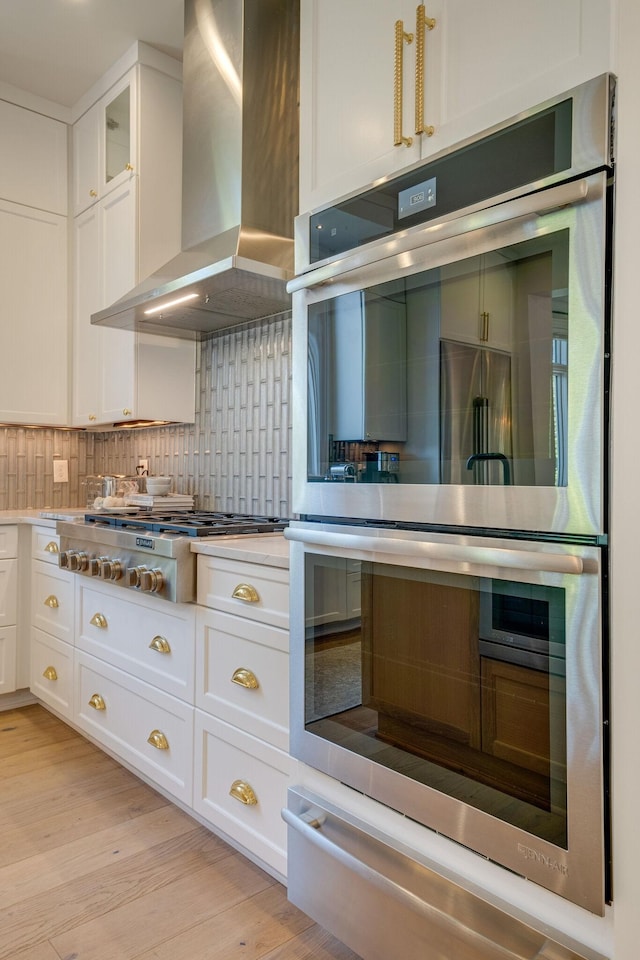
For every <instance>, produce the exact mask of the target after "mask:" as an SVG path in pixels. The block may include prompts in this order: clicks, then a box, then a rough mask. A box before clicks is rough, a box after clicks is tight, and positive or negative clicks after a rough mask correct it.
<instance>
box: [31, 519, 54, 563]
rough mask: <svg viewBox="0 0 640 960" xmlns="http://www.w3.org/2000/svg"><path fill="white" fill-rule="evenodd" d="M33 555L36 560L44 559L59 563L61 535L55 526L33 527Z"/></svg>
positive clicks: (47, 561)
mask: <svg viewBox="0 0 640 960" xmlns="http://www.w3.org/2000/svg"><path fill="white" fill-rule="evenodd" d="M31 556H32V557H33V559H34V560H43V561H44V562H45V563H53V564H55V565H56V566H57V565H58V557H59V556H60V537H59V536H58V534H57V533H56V531H55V529H54V528H53V527H33V532H32V535H31Z"/></svg>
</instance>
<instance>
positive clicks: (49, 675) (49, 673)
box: [42, 667, 58, 680]
mask: <svg viewBox="0 0 640 960" xmlns="http://www.w3.org/2000/svg"><path fill="white" fill-rule="evenodd" d="M42 676H43V677H44V678H45V680H57V679H58V674H57V672H56V668H55V667H47V668H46V670H43V671H42Z"/></svg>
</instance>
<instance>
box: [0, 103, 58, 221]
mask: <svg viewBox="0 0 640 960" xmlns="http://www.w3.org/2000/svg"><path fill="white" fill-rule="evenodd" d="M0 130H2V149H1V150H0V198H1V199H3V200H10V201H12V202H13V203H23V204H24V205H25V206H28V207H35V208H36V209H38V210H46V211H47V212H49V213H57V214H60V215H61V216H65V217H66V215H67V125H66V124H65V123H61V122H60V121H59V120H53V119H51V117H44V116H42V114H40V113H35V112H34V111H33V110H26V109H24V108H23V107H19V106H16V104H13V103H7V102H6V101H5V100H0Z"/></svg>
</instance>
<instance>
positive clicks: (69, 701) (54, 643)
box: [31, 627, 73, 720]
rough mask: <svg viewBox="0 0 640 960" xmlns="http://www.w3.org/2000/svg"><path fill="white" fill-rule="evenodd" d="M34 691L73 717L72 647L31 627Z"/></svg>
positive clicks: (58, 709)
mask: <svg viewBox="0 0 640 960" xmlns="http://www.w3.org/2000/svg"><path fill="white" fill-rule="evenodd" d="M31 692H32V693H33V694H34V696H36V697H39V698H40V700H42V701H44V703H47V704H48V705H49V706H50V707H53V709H54V710H56V711H57V712H58V713H59V714H61V716H63V717H64V718H65V719H66V720H72V719H73V647H72V646H71V644H70V643H65V641H64V640H58V638H57V637H52V636H51V634H49V633H43V632H42V630H38V629H37V628H35V627H32V628H31Z"/></svg>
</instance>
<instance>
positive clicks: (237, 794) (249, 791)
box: [229, 780, 258, 807]
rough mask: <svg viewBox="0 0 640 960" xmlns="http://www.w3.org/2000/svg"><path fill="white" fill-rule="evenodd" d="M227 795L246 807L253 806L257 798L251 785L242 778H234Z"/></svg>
mask: <svg viewBox="0 0 640 960" xmlns="http://www.w3.org/2000/svg"><path fill="white" fill-rule="evenodd" d="M229 796H230V797H233V799H234V800H239V801H240V803H244V804H245V805H246V806H247V807H255V805H256V804H257V802H258V798H257V797H256V795H255V792H254V790H253V787H250V786H249V784H248V783H246V782H245V781H244V780H234V781H233V783H232V784H231V787H230V789H229Z"/></svg>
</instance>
